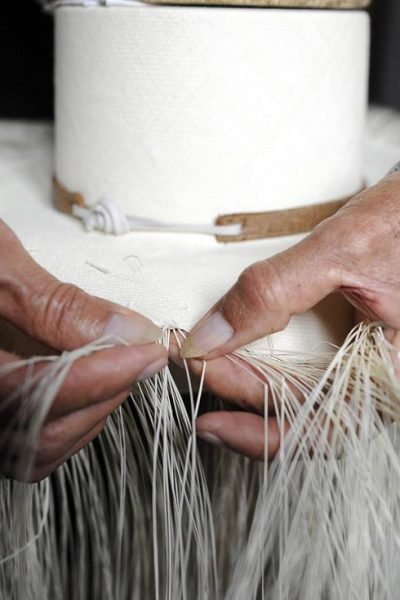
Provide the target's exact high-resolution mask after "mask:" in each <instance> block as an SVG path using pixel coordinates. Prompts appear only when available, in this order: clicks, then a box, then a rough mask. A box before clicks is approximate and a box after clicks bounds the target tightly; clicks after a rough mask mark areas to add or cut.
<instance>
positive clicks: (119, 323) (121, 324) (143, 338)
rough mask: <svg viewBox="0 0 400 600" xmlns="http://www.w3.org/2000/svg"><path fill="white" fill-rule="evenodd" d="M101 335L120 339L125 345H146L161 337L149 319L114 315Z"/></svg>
mask: <svg viewBox="0 0 400 600" xmlns="http://www.w3.org/2000/svg"><path fill="white" fill-rule="evenodd" d="M103 333H104V335H107V336H108V335H109V336H113V337H116V338H120V339H122V340H124V341H125V342H126V343H127V344H148V343H150V342H155V341H157V340H159V339H160V338H161V336H162V330H161V329H160V328H159V327H157V325H155V324H154V323H153V322H152V321H150V320H149V319H146V318H145V317H140V316H135V315H133V316H130V315H123V314H114V315H113V316H112V317H111V319H110V320H109V321H108V323H107V325H106V327H105V329H104V332H103Z"/></svg>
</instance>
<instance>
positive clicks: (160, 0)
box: [146, 0, 371, 9]
mask: <svg viewBox="0 0 400 600" xmlns="http://www.w3.org/2000/svg"><path fill="white" fill-rule="evenodd" d="M146 2H148V3H150V4H171V0H146ZM174 4H192V5H208V6H210V5H212V6H260V7H261V6H269V7H276V8H341V9H343V8H347V9H354V8H367V7H368V6H369V5H370V4H371V0H174Z"/></svg>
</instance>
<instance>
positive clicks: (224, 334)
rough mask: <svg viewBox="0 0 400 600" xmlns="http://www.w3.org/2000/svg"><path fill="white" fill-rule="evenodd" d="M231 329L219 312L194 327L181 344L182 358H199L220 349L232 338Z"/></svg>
mask: <svg viewBox="0 0 400 600" xmlns="http://www.w3.org/2000/svg"><path fill="white" fill-rule="evenodd" d="M233 334H234V331H233V327H232V326H231V325H230V324H229V323H228V321H227V320H226V319H225V318H224V317H223V316H222V313H220V312H219V311H218V312H216V313H214V314H212V315H211V316H209V317H206V319H205V320H204V321H202V322H200V324H199V325H198V326H197V327H195V329H194V330H193V332H192V333H191V334H190V335H189V337H188V338H186V340H185V341H184V342H183V344H182V350H181V356H182V358H199V357H200V356H205V355H206V354H209V353H210V352H212V351H213V350H216V349H217V348H220V347H221V346H223V345H224V344H226V343H227V342H229V340H230V339H231V338H232V337H233Z"/></svg>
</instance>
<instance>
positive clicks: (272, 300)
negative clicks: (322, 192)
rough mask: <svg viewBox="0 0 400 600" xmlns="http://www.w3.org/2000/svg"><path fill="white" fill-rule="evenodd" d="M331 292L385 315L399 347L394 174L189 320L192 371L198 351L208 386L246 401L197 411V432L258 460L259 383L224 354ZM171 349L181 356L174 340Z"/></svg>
mask: <svg viewBox="0 0 400 600" xmlns="http://www.w3.org/2000/svg"><path fill="white" fill-rule="evenodd" d="M310 273H311V274H312V278H310ZM333 292H340V293H342V294H343V295H344V296H345V297H346V298H347V299H348V300H349V301H350V302H351V303H352V304H353V306H354V307H355V308H356V309H357V314H358V315H359V317H361V318H364V319H365V318H367V319H371V320H374V321H378V322H382V323H383V324H384V325H385V326H386V337H387V339H388V340H389V341H390V342H391V343H392V344H393V345H394V346H396V348H400V174H399V173H396V174H392V175H390V176H388V177H386V178H385V179H383V180H382V181H381V182H379V183H378V184H377V185H376V186H374V187H371V188H369V189H368V190H366V191H364V192H362V193H361V194H359V195H358V196H357V197H355V198H354V199H352V200H351V201H350V202H348V203H347V204H346V206H344V207H343V208H342V209H341V210H340V211H338V212H337V213H336V214H335V215H334V216H333V217H330V218H329V219H327V220H326V221H324V222H323V223H321V224H320V225H319V226H318V227H316V229H315V230H314V231H312V233H311V234H310V235H308V236H307V237H306V238H304V239H303V240H302V241H301V242H300V243H298V244H296V245H295V246H293V247H291V248H289V249H288V250H286V251H285V252H282V253H281V254H278V255H276V256H274V257H272V258H270V259H268V260H265V261H263V262H259V263H256V264H254V265H252V266H251V267H250V268H248V269H246V270H245V271H244V272H243V273H242V274H241V276H240V277H239V279H238V281H237V283H236V284H235V285H234V286H233V287H232V288H231V289H230V290H229V291H228V293H227V294H225V296H223V298H221V300H220V301H219V302H218V303H217V304H216V305H215V306H214V307H213V308H212V310H211V311H210V312H209V313H208V314H207V315H206V317H204V318H203V319H202V320H201V321H200V323H199V324H198V325H197V326H196V327H195V328H194V330H193V331H192V332H191V334H190V336H189V338H188V339H187V340H186V342H185V343H184V344H183V348H182V356H183V357H185V358H189V359H191V360H190V361H189V363H190V365H191V368H192V370H193V371H194V372H195V373H197V374H200V372H201V364H202V363H201V360H199V358H201V359H205V360H207V361H209V362H208V367H207V375H206V384H207V386H208V388H209V389H211V391H213V392H214V393H215V394H217V395H219V396H221V397H223V398H226V399H227V400H228V401H230V402H231V403H232V404H233V405H235V406H236V407H238V408H239V409H240V408H242V409H244V410H243V411H240V412H218V413H209V414H206V415H203V416H201V417H200V418H199V420H198V423H197V428H198V434H199V436H201V437H203V438H204V439H206V440H208V441H209V442H211V443H215V444H222V445H226V446H228V447H229V448H231V449H233V450H236V451H238V452H240V453H243V454H245V455H247V456H250V457H252V458H257V459H263V457H264V419H263V417H262V416H260V415H262V413H263V408H264V392H263V385H262V384H261V383H257V382H256V381H255V380H254V379H253V378H252V377H250V376H246V374H245V372H244V371H243V370H242V369H238V368H237V367H235V365H234V364H232V362H230V361H229V360H228V359H227V358H224V355H227V354H229V353H231V352H233V351H234V350H236V349H238V348H240V347H242V346H244V345H246V344H248V343H250V342H252V341H254V340H256V339H259V338H262V337H264V336H266V335H268V334H271V333H274V332H276V331H280V330H282V329H284V328H285V327H286V325H287V324H288V322H289V319H290V317H291V316H292V315H298V314H301V313H304V312H305V311H307V310H309V309H311V308H312V307H313V306H315V305H316V304H317V303H318V302H319V301H321V300H322V299H323V298H325V297H326V296H327V295H328V294H331V293H333ZM171 355H172V357H173V358H175V360H177V361H178V362H179V351H178V349H177V348H176V347H174V348H173V349H172V351H171ZM249 408H250V411H251V412H249V410H248V409H249ZM269 428H270V431H269V448H268V455H269V456H271V457H272V456H273V455H274V454H275V453H276V451H277V450H278V448H279V431H278V429H277V422H276V420H274V419H273V418H270V420H269Z"/></svg>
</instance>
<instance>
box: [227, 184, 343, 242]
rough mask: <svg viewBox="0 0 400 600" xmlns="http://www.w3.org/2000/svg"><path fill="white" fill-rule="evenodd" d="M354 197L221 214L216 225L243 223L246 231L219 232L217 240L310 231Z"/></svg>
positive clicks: (255, 237) (260, 237)
mask: <svg viewBox="0 0 400 600" xmlns="http://www.w3.org/2000/svg"><path fill="white" fill-rule="evenodd" d="M351 198H353V196H348V197H346V198H342V199H341V200H333V201H331V202H324V203H322V204H310V205H308V206H300V207H298V208H288V209H286V210H271V211H267V212H259V213H241V214H240V213H237V214H231V215H221V216H220V217H218V218H217V220H216V225H233V224H240V225H242V231H243V233H242V234H241V235H238V236H228V235H224V236H222V235H219V236H217V240H218V242H223V243H227V242H244V241H249V240H259V239H263V238H273V237H283V236H286V235H295V234H298V233H307V232H308V231H311V230H312V229H314V227H316V226H317V225H318V224H319V223H321V221H324V220H325V219H327V218H328V217H331V216H332V215H334V214H335V213H336V212H337V211H338V210H339V208H342V206H344V205H345V204H346V202H348V201H349V200H350V199H351Z"/></svg>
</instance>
